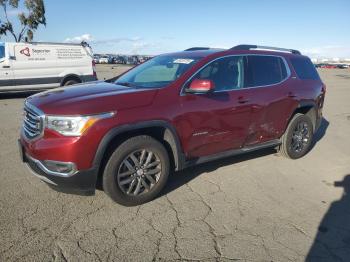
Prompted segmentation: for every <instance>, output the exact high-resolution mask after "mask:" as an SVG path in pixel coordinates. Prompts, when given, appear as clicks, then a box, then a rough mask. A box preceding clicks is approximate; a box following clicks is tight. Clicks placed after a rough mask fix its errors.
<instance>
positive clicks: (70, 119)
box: [45, 112, 115, 136]
mask: <svg viewBox="0 0 350 262" xmlns="http://www.w3.org/2000/svg"><path fill="white" fill-rule="evenodd" d="M114 114H115V113H114V112H109V113H104V114H100V115H91V116H50V115H49V116H46V117H45V128H48V129H51V130H55V131H56V132H58V133H60V134H62V135H64V136H81V135H82V134H83V133H84V132H85V131H86V130H87V129H88V128H89V127H90V126H92V125H93V124H94V123H96V122H97V121H98V120H100V119H105V118H109V117H112V116H113V115H114Z"/></svg>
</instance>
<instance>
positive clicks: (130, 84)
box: [115, 82, 135, 87]
mask: <svg viewBox="0 0 350 262" xmlns="http://www.w3.org/2000/svg"><path fill="white" fill-rule="evenodd" d="M115 84H116V85H121V86H127V87H135V85H133V84H132V83H130V82H116V83H115Z"/></svg>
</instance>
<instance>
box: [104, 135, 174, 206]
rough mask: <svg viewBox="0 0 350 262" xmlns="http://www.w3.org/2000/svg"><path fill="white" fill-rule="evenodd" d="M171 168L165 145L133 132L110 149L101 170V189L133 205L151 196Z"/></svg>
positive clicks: (147, 200)
mask: <svg viewBox="0 0 350 262" xmlns="http://www.w3.org/2000/svg"><path fill="white" fill-rule="evenodd" d="M169 171H170V165H169V156H168V153H167V151H166V149H165V147H164V146H163V145H162V144H161V143H160V142H158V141H157V140H155V139H154V138H152V137H150V136H145V135H143V136H136V137H132V138H130V139H128V140H126V141H125V142H123V143H122V144H121V145H120V146H118V147H117V149H116V150H115V151H114V152H113V153H112V155H111V157H110V158H109V160H108V162H107V165H106V167H105V170H104V174H103V189H104V191H105V193H106V194H107V195H108V196H109V197H110V198H112V199H113V200H114V201H115V202H117V203H119V204H121V205H124V206H136V205H140V204H143V203H146V202H149V201H151V200H153V199H154V198H155V197H156V196H157V195H158V194H159V193H160V191H161V190H162V189H163V188H164V186H165V184H166V182H167V180H168V176H169Z"/></svg>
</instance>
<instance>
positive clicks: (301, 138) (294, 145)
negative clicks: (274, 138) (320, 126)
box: [279, 113, 314, 159]
mask: <svg viewBox="0 0 350 262" xmlns="http://www.w3.org/2000/svg"><path fill="white" fill-rule="evenodd" d="M313 133H314V127H313V124H312V121H311V119H310V117H309V116H308V115H304V114H300V113H297V114H295V115H294V117H293V118H292V120H291V121H290V122H289V125H288V127H287V130H286V132H285V133H284V134H283V136H282V138H281V140H282V144H281V145H280V148H279V151H280V153H281V154H282V155H283V156H285V157H287V158H291V159H298V158H301V157H303V156H304V155H305V154H306V153H307V152H308V151H309V150H310V147H311V145H312V139H313Z"/></svg>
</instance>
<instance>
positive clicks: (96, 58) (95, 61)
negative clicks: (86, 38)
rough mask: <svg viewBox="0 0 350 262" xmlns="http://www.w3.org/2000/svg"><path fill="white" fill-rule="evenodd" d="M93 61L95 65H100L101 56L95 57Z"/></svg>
mask: <svg viewBox="0 0 350 262" xmlns="http://www.w3.org/2000/svg"><path fill="white" fill-rule="evenodd" d="M93 61H94V63H95V64H98V63H100V56H99V55H94V58H93Z"/></svg>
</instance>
